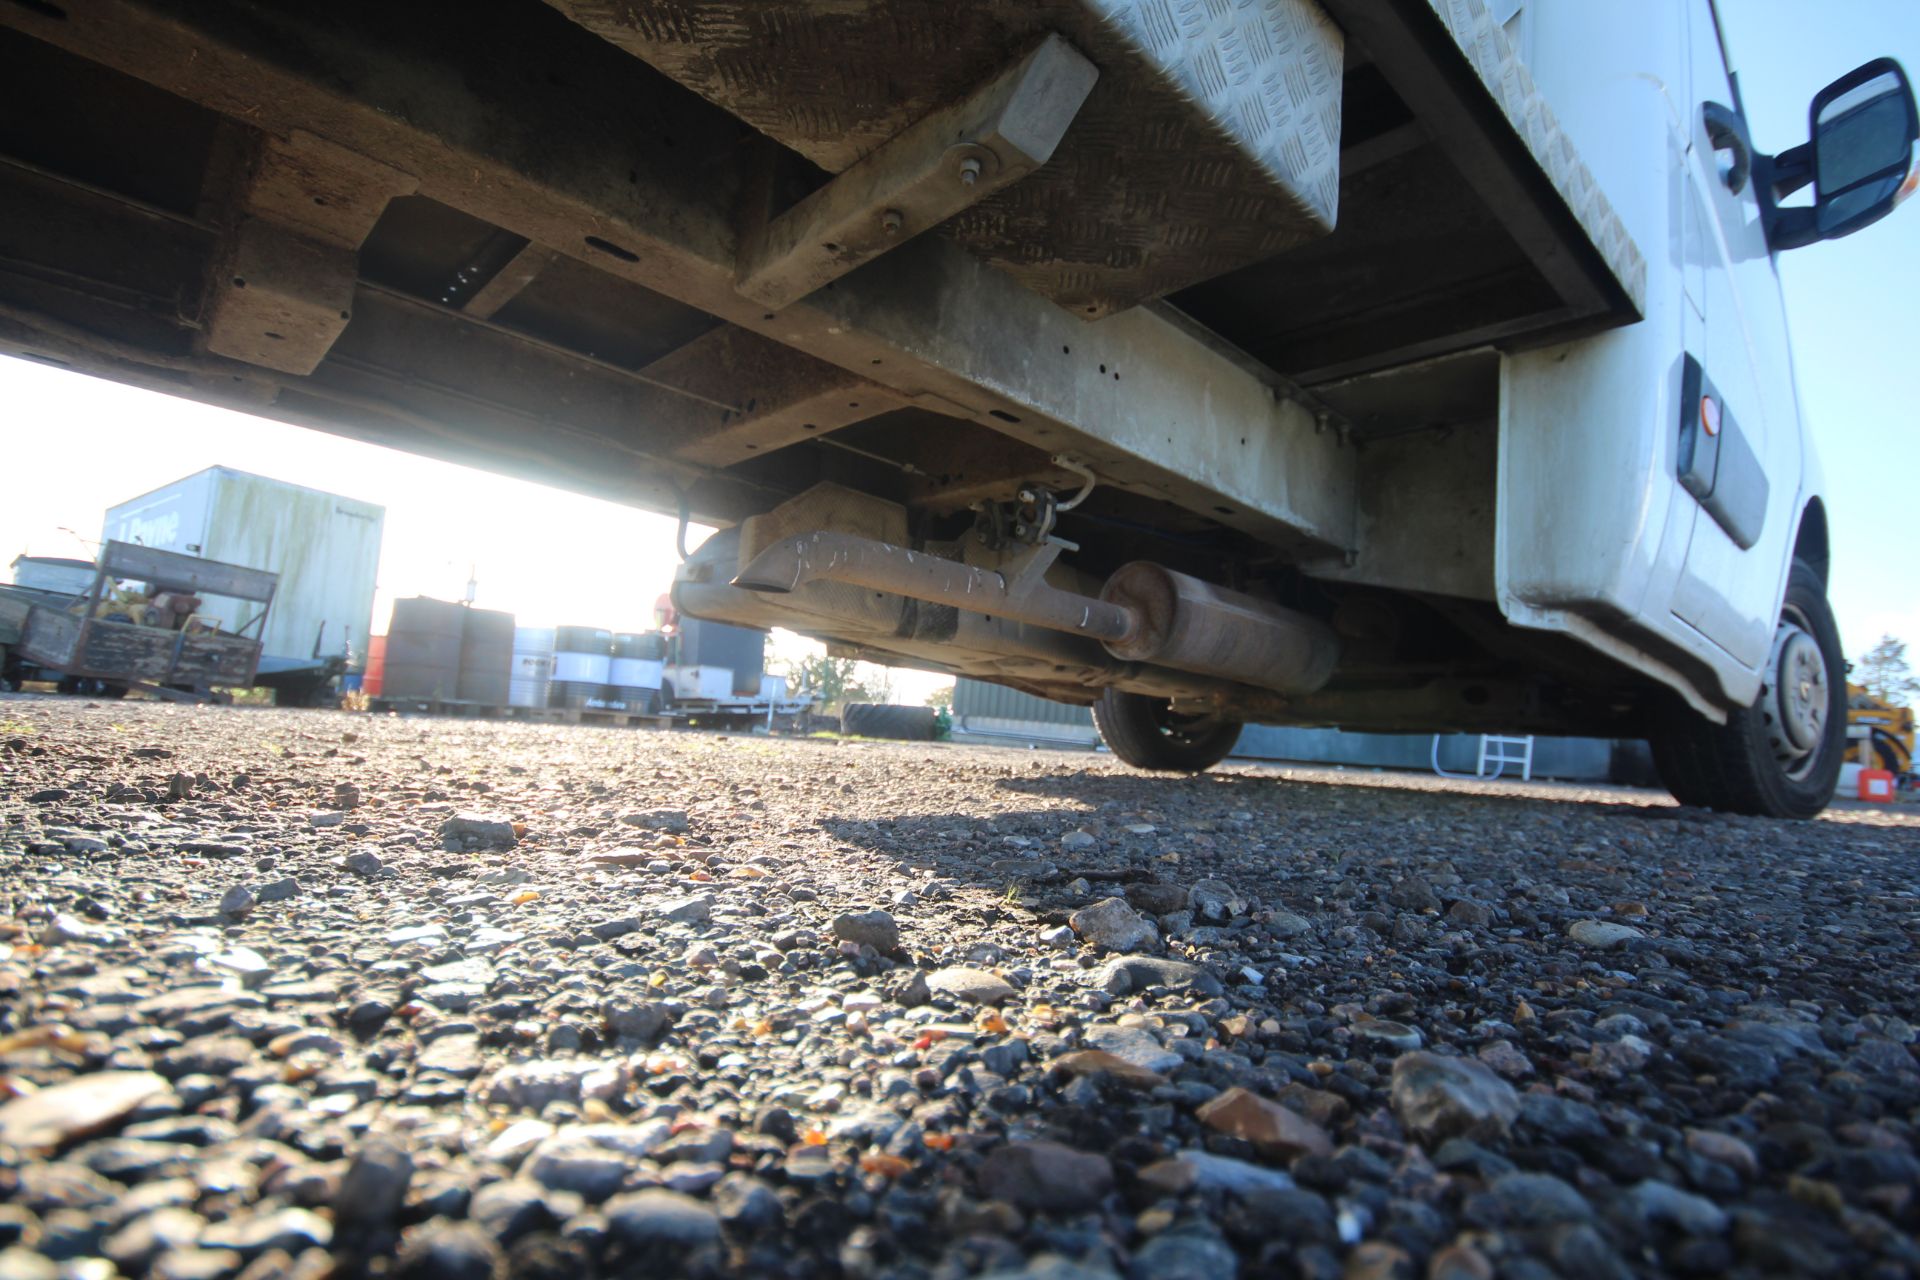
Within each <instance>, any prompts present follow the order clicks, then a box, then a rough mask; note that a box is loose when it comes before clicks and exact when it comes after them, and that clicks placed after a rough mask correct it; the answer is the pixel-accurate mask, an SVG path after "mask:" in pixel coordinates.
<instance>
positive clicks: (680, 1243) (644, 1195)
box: [602, 1190, 720, 1249]
mask: <svg viewBox="0 0 1920 1280" xmlns="http://www.w3.org/2000/svg"><path fill="white" fill-rule="evenodd" d="M602 1212H603V1213H604V1214H605V1215H606V1219H607V1228H608V1230H609V1231H610V1232H611V1233H612V1235H613V1238H614V1239H615V1240H618V1241H619V1242H620V1243H621V1244H623V1245H626V1246H627V1247H628V1248H630V1249H652V1248H658V1247H660V1246H663V1245H664V1246H669V1247H677V1248H682V1249H691V1248H698V1247H699V1246H701V1245H704V1244H711V1243H712V1242H713V1241H715V1240H717V1239H719V1237H720V1218H719V1216H718V1215H717V1214H715V1213H714V1211H713V1210H712V1209H710V1208H708V1207H707V1206H706V1205H705V1204H703V1203H701V1202H700V1201H698V1200H695V1199H694V1198H693V1197H692V1196H688V1195H682V1194H681V1193H679V1192H677V1191H660V1190H647V1191H632V1192H628V1193H627V1194H626V1195H621V1196H615V1197H614V1198H613V1199H612V1200H609V1201H607V1203H606V1206H605V1208H604V1209H603V1210H602Z"/></svg>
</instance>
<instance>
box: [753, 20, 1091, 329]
mask: <svg viewBox="0 0 1920 1280" xmlns="http://www.w3.org/2000/svg"><path fill="white" fill-rule="evenodd" d="M1099 75H1100V73H1099V71H1098V70H1097V69H1096V68H1095V67H1094V65H1093V63H1091V62H1089V61H1088V60H1087V59H1086V58H1085V57H1083V56H1082V55H1081V54H1080V52H1079V51H1078V50H1076V49H1075V48H1074V47H1073V46H1072V45H1070V44H1068V43H1067V42H1066V41H1065V40H1063V39H1061V38H1060V37H1059V36H1057V35H1049V36H1047V37H1046V38H1045V39H1044V40H1042V41H1041V42H1040V43H1039V44H1038V45H1036V46H1035V47H1034V48H1033V49H1032V50H1031V51H1029V52H1028V53H1027V55H1026V56H1025V57H1023V58H1021V59H1020V60H1019V61H1018V62H1016V63H1015V64H1014V65H1013V66H1011V67H1009V68H1007V69H1006V70H1005V71H1002V72H1001V73H1000V74H999V75H996V76H994V77H993V78H992V79H991V80H988V81H987V82H986V83H985V84H983V85H981V86H980V87H979V88H978V89H976V90H974V92H973V93H971V94H969V95H968V96H966V97H965V98H962V99H960V100H958V101H956V102H952V103H949V104H948V105H946V106H944V107H940V108H938V109H937V110H935V111H932V112H930V113H929V114H927V115H925V116H923V117H921V118H920V119H919V120H918V121H916V122H915V123H914V124H912V125H910V126H908V127H907V128H906V129H904V130H903V131H901V132H900V133H898V134H896V135H894V136H893V137H892V138H890V139H889V140H888V141H886V142H885V143H883V144H881V145H880V146H879V147H878V148H876V149H875V150H873V151H872V152H870V153H868V154H867V155H866V156H864V157H862V158H861V159H860V160H858V161H856V162H855V163H854V164H853V165H851V166H850V167H849V168H847V169H846V170H845V171H844V172H842V173H841V174H840V175H839V176H837V177H835V178H834V179H833V180H832V181H831V182H829V183H827V185H825V186H824V187H821V188H820V189H819V190H818V191H815V192H814V193H813V194H812V195H810V196H808V197H807V198H806V199H804V200H802V201H801V202H800V203H799V204H797V205H795V206H793V208H791V209H789V210H787V211H786V212H785V213H783V214H780V215H779V216H778V217H776V218H774V219H772V220H771V221H769V222H768V223H767V224H766V226H765V227H764V228H762V229H761V230H760V232H759V234H758V235H756V236H753V237H751V238H750V239H749V241H748V243H747V244H746V245H745V246H744V247H743V249H742V251H741V254H740V260H739V270H738V277H737V280H736V283H735V287H736V288H737V289H738V290H739V291H740V292H741V293H742V294H744V295H746V296H747V297H749V298H752V299H754V300H755V301H756V302H760V303H764V304H765V305H767V306H769V307H773V308H775V309H776V310H777V309H779V308H781V307H784V306H786V305H787V304H789V303H792V302H797V301H798V300H799V299H801V298H804V297H805V296H806V295H808V294H810V293H812V292H813V291H814V290H815V289H818V288H820V287H821V286H822V285H824V284H827V283H828V282H829V281H833V280H837V279H839V278H840V277H841V276H843V275H845V274H846V273H847V272H849V271H852V270H853V269H854V268H855V267H858V266H860V265H861V264H862V263H864V262H867V261H869V260H871V259H873V258H876V257H878V256H880V255H881V254H883V253H885V252H886V251H887V250H889V249H892V248H894V247H895V246H896V245H900V244H903V243H905V242H906V241H907V240H909V239H911V238H912V237H914V236H916V235H918V234H919V233H921V232H922V231H926V230H928V229H929V228H931V227H934V226H937V225H938V224H940V223H941V222H944V221H946V220H947V219H948V218H950V217H952V216H953V215H954V214H956V213H959V212H960V211H961V210H963V209H967V208H970V207H972V206H973V205H976V204H978V203H979V202H980V201H982V200H984V199H986V198H987V197H988V196H990V195H992V194H993V193H994V192H996V191H999V190H1000V189H1001V188H1003V187H1006V186H1009V185H1011V184H1012V183H1015V182H1018V181H1019V180H1020V179H1021V178H1023V177H1025V176H1026V175H1027V174H1029V173H1031V172H1033V171H1034V170H1035V169H1038V168H1039V167H1040V166H1041V165H1043V164H1045V163H1046V162H1047V160H1048V159H1049V158H1050V157H1051V156H1052V155H1053V149H1054V147H1055V146H1057V145H1058V144H1059V142H1060V139H1061V137H1062V136H1064V135H1065V133H1066V131H1067V126H1068V125H1069V124H1071V123H1072V122H1073V118H1074V116H1075V115H1076V114H1077V113H1078V112H1079V110H1080V104H1081V103H1083V102H1085V101H1086V98H1087V94H1088V93H1089V92H1091V91H1092V89H1093V84H1094V81H1095V80H1096V79H1098V78H1099Z"/></svg>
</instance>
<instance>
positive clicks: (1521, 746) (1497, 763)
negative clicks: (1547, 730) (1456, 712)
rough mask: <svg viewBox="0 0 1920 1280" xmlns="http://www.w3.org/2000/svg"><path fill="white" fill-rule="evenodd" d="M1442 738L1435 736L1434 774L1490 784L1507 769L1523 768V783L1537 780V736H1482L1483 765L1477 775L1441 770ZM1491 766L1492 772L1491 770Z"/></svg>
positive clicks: (1521, 771)
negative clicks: (1535, 753) (1535, 766)
mask: <svg viewBox="0 0 1920 1280" xmlns="http://www.w3.org/2000/svg"><path fill="white" fill-rule="evenodd" d="M1441 737H1442V735H1440V734H1437V733H1436V734H1434V735H1433V751H1432V757H1431V758H1432V762H1433V771H1434V772H1435V773H1437V774H1439V775H1440V776H1441V777H1443V778H1471V779H1476V780H1478V781H1481V782H1490V781H1492V780H1494V779H1495V778H1498V777H1500V776H1501V775H1502V774H1504V773H1505V772H1506V771H1507V766H1508V765H1510V764H1517V765H1519V766H1520V780H1521V781H1522V782H1531V781H1533V735H1532V734H1528V735H1526V736H1525V737H1507V736H1502V735H1500V734H1493V733H1483V734H1481V735H1480V764H1479V766H1478V768H1477V769H1476V770H1475V771H1474V772H1473V773H1448V772H1447V771H1446V770H1445V769H1442V768H1441V767H1440V739H1441ZM1489 766H1491V767H1492V769H1493V772H1492V773H1488V772H1487V769H1488V767H1489Z"/></svg>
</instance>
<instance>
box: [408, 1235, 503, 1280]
mask: <svg viewBox="0 0 1920 1280" xmlns="http://www.w3.org/2000/svg"><path fill="white" fill-rule="evenodd" d="M506 1273H507V1260H506V1256H505V1255H504V1254H503V1253H501V1251H500V1246H498V1245H496V1244H495V1243H494V1242H493V1237H491V1236H489V1235H488V1234H487V1233H486V1232H485V1231H484V1230H483V1229H481V1228H480V1227H479V1226H478V1225H477V1224H475V1223H472V1222H446V1221H437V1222H429V1223H427V1224H426V1225H425V1226H423V1227H421V1228H420V1230H418V1231H416V1232H414V1233H412V1234H411V1235H409V1236H408V1237H407V1243H406V1246H405V1247H404V1248H403V1249H401V1251H400V1257H399V1259H398V1260H397V1261H396V1262H395V1264H394V1269H393V1276H394V1280H504V1277H505V1276H506Z"/></svg>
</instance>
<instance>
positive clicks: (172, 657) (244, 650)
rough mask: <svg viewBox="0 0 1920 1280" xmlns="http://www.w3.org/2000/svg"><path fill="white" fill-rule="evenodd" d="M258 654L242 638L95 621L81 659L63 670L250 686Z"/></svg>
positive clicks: (252, 644) (167, 681)
mask: <svg viewBox="0 0 1920 1280" xmlns="http://www.w3.org/2000/svg"><path fill="white" fill-rule="evenodd" d="M176 650H177V655H176ZM259 653H260V646H259V644H258V643H257V642H255V641H252V640H246V639H243V638H241V637H238V636H227V635H211V636H185V635H182V634H181V633H180V632H177V631H167V630H163V629H161V628H159V627H143V626H139V625H137V624H135V623H131V622H109V621H106V620H105V619H101V618H96V619H94V620H93V625H92V626H91V627H89V628H88V629H87V635H86V637H85V645H84V647H83V648H82V650H81V652H80V654H79V655H78V657H77V659H76V660H74V661H72V662H70V663H69V664H68V665H67V667H66V668H65V669H66V670H67V671H68V672H69V673H70V674H73V675H88V676H98V677H100V678H101V679H116V680H152V681H155V682H156V683H161V684H190V685H194V686H198V687H204V686H206V685H214V684H246V683H248V682H250V681H251V680H252V679H253V668H254V664H255V663H256V662H257V661H258V660H259Z"/></svg>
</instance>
